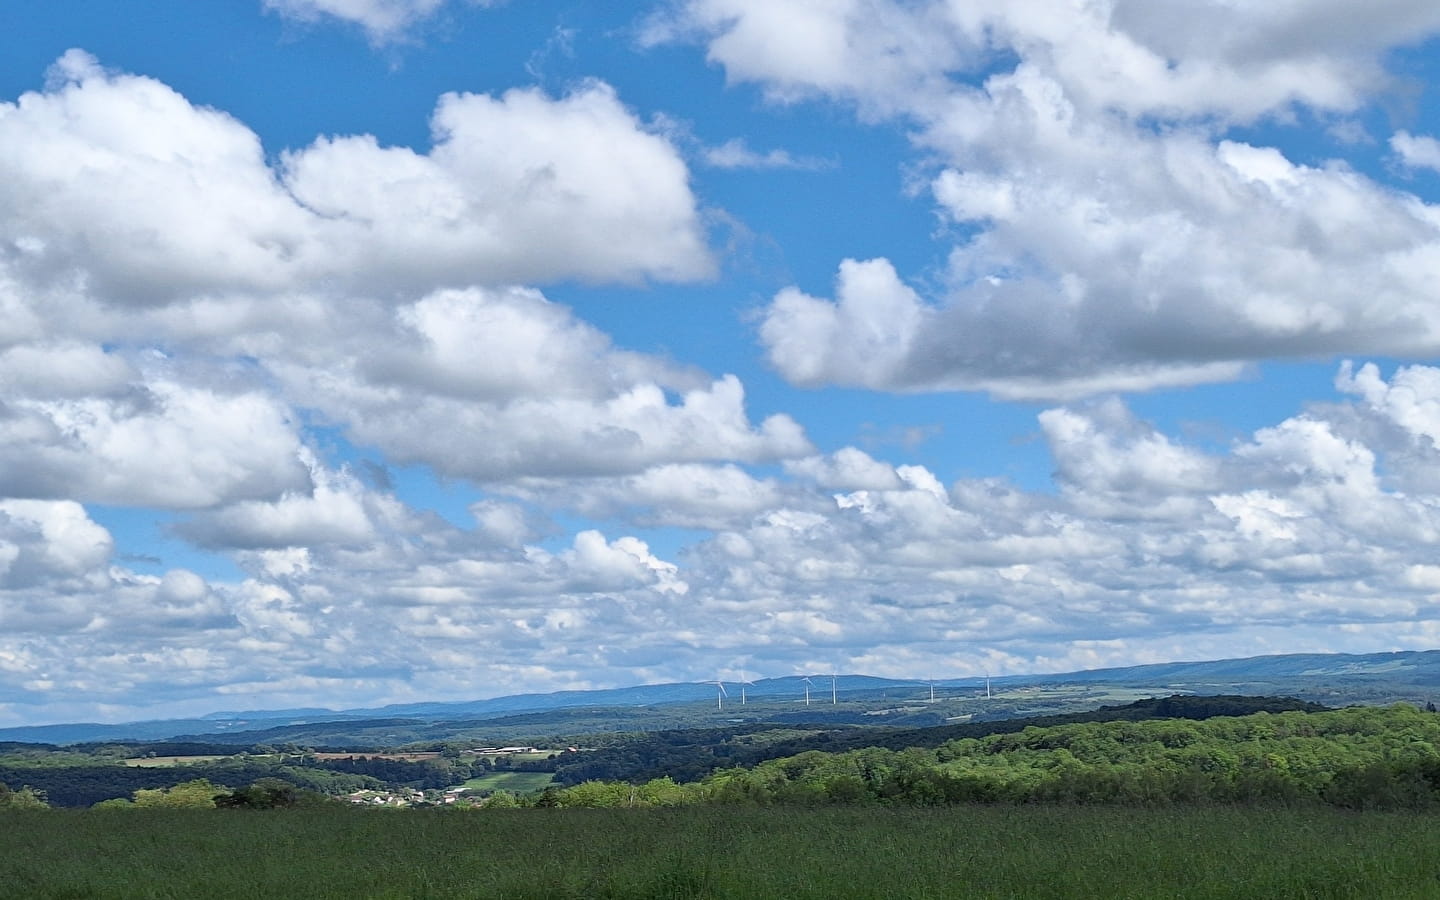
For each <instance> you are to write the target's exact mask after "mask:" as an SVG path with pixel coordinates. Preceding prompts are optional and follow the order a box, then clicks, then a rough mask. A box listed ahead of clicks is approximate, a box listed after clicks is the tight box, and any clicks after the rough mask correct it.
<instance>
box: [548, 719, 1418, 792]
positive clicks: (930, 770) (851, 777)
mask: <svg viewBox="0 0 1440 900" xmlns="http://www.w3.org/2000/svg"><path fill="white" fill-rule="evenodd" d="M1437 746H1440V716H1437V715H1436V714H1434V713H1431V712H1425V711H1422V710H1418V709H1416V708H1414V707H1412V706H1409V705H1404V704H1399V705H1395V706H1392V707H1355V708H1350V709H1343V710H1327V711H1323V712H1306V711H1291V712H1281V713H1265V712H1262V713H1255V714H1252V715H1248V716H1238V717H1234V716H1215V717H1211V718H1205V719H1151V720H1145V721H1128V720H1117V721H1108V722H1107V721H1101V722H1085V723H1072V724H1064V725H1052V726H1049V727H1040V726H1036V725H1033V724H1031V725H1028V726H1026V727H1024V728H1023V729H1019V730H1010V731H1007V732H1004V733H997V734H991V735H988V736H984V737H959V738H952V739H950V740H947V741H945V742H943V743H941V744H939V745H938V746H935V747H933V748H926V747H908V748H906V749H903V750H893V749H888V748H885V747H867V748H865V749H859V750H845V751H840V752H823V751H818V750H810V751H806V752H803V753H800V754H798V755H795V756H789V757H784V758H780V759H770V760H767V761H765V762H762V763H760V764H758V765H755V766H752V767H733V768H727V769H721V770H718V771H716V772H713V773H712V774H710V775H707V776H706V777H705V778H704V779H702V780H700V781H698V782H696V783H693V784H678V783H676V782H674V781H673V780H671V779H669V778H660V779H655V780H651V781H649V782H646V783H644V784H642V785H639V786H638V787H637V786H635V785H632V784H627V783H624V782H611V781H598V780H593V781H586V782H582V783H580V784H577V785H574V786H572V787H568V788H563V789H551V790H549V791H547V792H546V794H545V795H544V796H543V797H541V798H540V800H539V801H537V802H538V803H540V804H542V805H544V804H549V805H558V806H625V805H646V804H658V805H666V804H684V803H720V804H762V805H763V804H777V803H778V804H790V803H809V804H817V803H842V804H889V805H918V806H934V805H945V804H959V803H1034V802H1064V803H1080V804H1128V805H1167V804H1179V803H1210V804H1219V803H1226V804H1230V803H1248V802H1282V803H1295V802H1306V803H1323V804H1330V805H1335V806H1341V807H1347V808H1354V809H1399V808H1405V809H1431V808H1434V807H1436V806H1440V752H1437V749H1436V748H1437Z"/></svg>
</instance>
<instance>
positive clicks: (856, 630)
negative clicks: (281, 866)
mask: <svg viewBox="0 0 1440 900" xmlns="http://www.w3.org/2000/svg"><path fill="white" fill-rule="evenodd" d="M1437 110H1440V6H1437V5H1436V4H1435V3H1434V2H1433V0H1375V2H1371V3H1366V4H1356V3H1354V2H1352V0H1304V2H1301V0H1275V2H1270V3H1254V4H1248V3H1235V2H1232V0H1164V2H1155V0H1084V2H1081V0H1023V2H1017V0H645V2H636V3H624V4H612V3H582V2H576V0H567V2H554V0H509V2H501V0H495V2H484V0H207V2H205V3H196V2H193V0H133V2H127V3H123V4H119V3H96V2H88V0H49V2H47V3H43V4H40V3H35V4H20V3H12V4H6V5H5V6H4V8H0V725H7V726H8V725H25V724H40V723H46V722H58V721H81V720H84V721H124V720H134V719H139V718H168V717H177V716H183V715H194V714H202V713H208V712H212V711H216V710H246V709H274V708H285V707H295V706H327V707H332V708H348V707H360V706H376V705H381V704H385V703H393V702H408V701H415V700H464V699H476V698H483V697H492V696H499V695H504V694H511V693H520V692H530V691H549V690H560V689H584V688H601V687H614V686H623V685H631V684H638V683H648V682H664V681H709V680H714V679H717V678H720V679H726V680H734V679H738V678H741V677H748V678H752V679H753V678H758V677H764V676H782V675H794V674H805V673H817V672H833V671H839V672H847V673H863V674H870V675H880V676H890V677H898V678H915V679H917V680H921V679H929V678H961V677H971V676H979V675H983V674H985V673H989V674H1022V673H1037V672H1055V671H1070V670H1076V669H1083V668H1094V667H1101V666H1110V665H1133V664H1140V663H1147V662H1162V661H1172V660H1198V659H1215V658H1228V657H1237V656H1251V655H1262V654H1273V653H1296V652H1376V651H1389V650H1407V649H1431V648H1435V647H1436V646H1437V645H1440V465H1437V464H1440V451H1437V441H1440V358H1437V357H1440V114H1437Z"/></svg>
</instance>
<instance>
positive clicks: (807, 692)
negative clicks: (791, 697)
mask: <svg viewBox="0 0 1440 900" xmlns="http://www.w3.org/2000/svg"><path fill="white" fill-rule="evenodd" d="M800 680H801V681H803V682H805V705H806V706H809V705H810V676H809V675H806V676H805V677H804V678H801V679H800Z"/></svg>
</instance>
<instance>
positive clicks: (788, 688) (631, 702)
mask: <svg viewBox="0 0 1440 900" xmlns="http://www.w3.org/2000/svg"><path fill="white" fill-rule="evenodd" d="M809 678H810V684H809V692H810V697H811V700H812V703H813V704H815V707H814V708H813V709H812V708H810V707H805V706H804V705H803V704H804V698H805V693H806V683H805V679H804V678H803V677H802V676H798V675H796V676H788V677H784V678H764V679H759V680H757V681H755V682H754V683H747V684H746V685H745V686H744V689H745V693H746V695H747V696H748V697H749V698H750V699H751V700H752V701H754V702H755V703H756V704H757V711H756V713H755V714H756V715H758V706H759V704H762V703H770V704H772V705H773V704H791V705H789V706H787V707H785V708H784V709H772V710H771V712H770V713H769V714H768V715H767V717H768V720H771V721H800V720H811V721H820V720H835V719H836V717H837V716H838V717H839V718H842V719H848V720H851V721H856V720H859V718H860V717H861V716H862V715H865V713H863V712H862V711H860V710H858V709H851V710H848V711H843V707H842V708H841V710H835V711H830V710H825V709H824V708H823V707H824V706H825V705H829V701H830V697H831V689H832V686H831V676H829V675H811V676H809ZM931 684H932V683H931V682H927V681H920V680H906V679H892V678H877V677H873V676H867V675H838V676H835V681H834V691H835V694H836V695H837V696H839V697H840V698H842V699H843V700H845V701H846V702H847V703H854V702H860V701H873V702H875V703H876V704H878V705H884V703H885V702H886V701H887V700H888V702H890V703H891V704H894V703H898V702H901V698H909V699H910V701H912V702H913V701H917V700H921V699H924V698H925V697H926V696H927V694H928V691H929V688H930V686H931ZM990 684H991V687H992V689H994V690H996V691H1002V690H1006V691H1012V692H1013V691H1015V690H1016V689H1021V688H1027V687H1031V686H1042V685H1043V686H1065V685H1072V686H1085V685H1120V686H1133V687H1135V688H1137V689H1142V690H1147V691H1151V690H1153V693H1154V695H1159V694H1170V693H1175V692H1177V691H1178V692H1189V693H1197V694H1226V693H1234V694H1288V695H1293V696H1297V697H1302V698H1305V699H1309V700H1319V701H1320V702H1325V703H1329V704H1332V705H1333V704H1335V703H1341V702H1384V701H1386V700H1388V699H1415V698H1417V697H1428V695H1429V694H1430V693H1431V692H1434V693H1437V694H1440V651H1437V650H1424V651H1405V652H1397V653H1369V654H1359V655H1356V654H1341V653H1309V654H1288V655H1281V656H1255V657H1249V658H1245V659H1225V660H1214V661H1207V662H1177V663H1159V664H1152V665H1143V666H1126V667H1121V668H1110V669H1093V670H1087V671H1080V672H1064V673H1057V674H1043V675H1008V676H995V677H992V678H991V679H990ZM984 685H985V680H984V679H983V678H960V679H942V680H937V681H935V682H933V686H934V687H935V689H936V690H942V691H946V692H949V693H950V694H952V695H953V694H955V693H957V692H968V693H969V694H970V695H974V696H979V695H981V694H983V692H984ZM738 687H739V686H738V685H737V684H735V683H733V682H727V689H728V690H729V691H730V694H731V696H730V698H729V704H730V705H729V707H728V708H730V709H734V708H735V698H736V696H737V695H738V693H739V690H738ZM716 693H717V690H716V687H715V685H714V684H713V683H707V682H698V683H694V682H692V683H674V684H648V685H637V686H633V687H623V688H612V689H608V690H595V691H557V692H553V693H548V694H516V695H511V696H505V697H495V698H491V699H486V700H473V701H461V702H435V703H406V704H392V705H389V706H383V707H378V708H368V709H347V710H329V709H320V708H304V709H285V710H251V711H245V712H217V713H212V714H209V715H206V716H203V717H200V718H194V719H172V720H156V721H144V722H128V723H123V724H98V723H77V724H57V725H36V726H26V727H18V728H0V741H25V742H32V743H51V744H73V743H81V742H91V741H157V740H167V739H171V738H177V737H184V738H186V739H190V740H210V739H218V740H221V741H223V742H225V743H236V744H247V743H263V742H267V741H281V740H284V741H297V742H304V740H306V739H310V740H313V741H314V742H315V743H316V745H319V744H320V743H329V744H334V743H337V741H336V740H335V739H333V738H332V739H327V740H324V741H320V740H318V738H319V737H322V736H325V735H334V734H336V733H346V734H353V735H356V736H361V735H366V736H369V737H368V738H367V741H366V742H369V740H374V739H378V738H381V737H384V736H385V735H386V734H388V733H390V732H396V731H405V732H410V733H417V734H418V733H423V734H425V735H429V736H431V737H433V738H435V739H439V738H440V737H441V736H443V734H444V733H445V732H446V731H447V728H445V727H439V723H451V724H453V723H461V722H463V723H467V724H470V723H484V722H498V721H500V720H502V719H503V720H505V722H506V725H507V727H509V726H513V727H521V726H522V725H523V723H524V721H526V720H525V719H523V718H522V717H536V718H532V719H531V720H530V721H535V722H539V721H540V720H541V718H542V717H543V715H542V714H546V713H559V712H561V711H566V710H593V711H594V712H595V715H594V716H590V717H588V718H587V717H586V716H583V715H576V716H569V717H563V716H562V717H561V718H570V719H574V720H575V724H576V726H577V727H576V731H580V730H588V729H594V730H602V729H598V728H595V726H594V724H593V720H594V719H596V718H603V717H607V716H609V717H612V718H617V719H627V718H630V717H629V716H626V715H623V714H622V711H624V710H637V709H651V710H655V711H656V712H659V711H661V710H663V709H665V708H670V707H674V708H679V707H681V706H682V705H685V704H690V705H695V706H697V707H698V706H699V705H701V704H707V703H708V704H712V705H713V704H714V701H715V700H716ZM796 705H799V706H798V708H797V706H796ZM1091 705H1092V706H1093V705H1096V704H1091ZM641 718H642V719H643V717H641ZM582 722H583V723H585V724H584V728H583V729H582V728H581V727H580V725H581V724H582ZM427 723H436V726H437V727H434V728H425V727H423V726H426V725H427ZM874 724H880V723H879V722H874ZM322 725H323V726H328V727H323V728H322V727H319V726H322ZM646 727H647V726H645V725H643V724H637V727H636V730H646ZM672 727H673V726H672ZM449 730H450V731H452V732H453V730H454V729H453V728H450V729H449Z"/></svg>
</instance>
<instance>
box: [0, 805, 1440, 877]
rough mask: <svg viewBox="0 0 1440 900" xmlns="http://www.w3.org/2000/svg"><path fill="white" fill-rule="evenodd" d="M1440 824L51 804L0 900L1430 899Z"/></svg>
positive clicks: (16, 852)
mask: <svg viewBox="0 0 1440 900" xmlns="http://www.w3.org/2000/svg"><path fill="white" fill-rule="evenodd" d="M1437 876H1440V841H1436V840H1435V839H1434V820H1433V819H1432V818H1431V817H1429V816H1425V815H1419V814H1414V813H1347V812H1341V811H1336V810H1333V809H1327V808H1319V807H1304V808H1291V809H1285V808H1233V807H1232V808H1225V807H1199V808H1194V807H1192V808H1170V809H1144V808H1117V807H1090V808H1086V807H1064V806H1044V805H1032V806H990V807H969V806H962V807H951V808H947V809H894V808H881V807H869V808H859V807H828V808H826V807H817V808H794V807H788V808H787V807H764V808H754V807H751V808H742V807H704V808H700V807H688V808H677V809H650V810H638V809H604V810H601V809H527V810H468V811H461V810H394V811H386V810H364V809H352V808H346V807H338V808H336V807H329V808H311V809H300V808H296V809H288V810H275V811H268V812H256V811H250V812H246V811H238V810H235V811H228V810H212V811H202V810H194V811H190V810H159V809H156V810H130V811H121V810H117V811H106V810H49V811H45V810H40V811H35V812H33V813H32V812H12V813H9V814H6V815H4V816H0V897H6V898H10V897H14V898H25V900H43V898H61V897H64V898H89V897H94V898H121V900H124V898H186V900H190V898H196V897H205V898H215V900H224V898H244V900H253V898H264V897H283V898H337V900H339V898H344V900H353V898H411V897H429V898H450V897H454V898H460V897H467V898H469V897H482V898H483V897H498V898H510V900H524V898H553V900H560V898H576V900H581V898H584V900H590V898H607V897H609V898H737V900H749V898H761V897H764V898H772V897H773V898H792V900H802V898H814V900H835V898H851V897H854V898H948V897H957V898H959V897H964V898H1026V900H1031V898H1064V897H1077V898H1090V897H1103V898H1137V900H1138V898H1143V900H1151V898H1157V897H1164V898H1222V897H1223V898H1242V897H1256V898H1267V900H1283V898H1357V900H1358V898H1364V900H1383V898H1405V897H1414V898H1433V897H1436V896H1440V878H1437Z"/></svg>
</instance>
